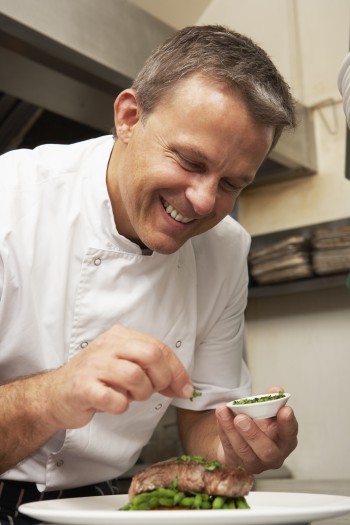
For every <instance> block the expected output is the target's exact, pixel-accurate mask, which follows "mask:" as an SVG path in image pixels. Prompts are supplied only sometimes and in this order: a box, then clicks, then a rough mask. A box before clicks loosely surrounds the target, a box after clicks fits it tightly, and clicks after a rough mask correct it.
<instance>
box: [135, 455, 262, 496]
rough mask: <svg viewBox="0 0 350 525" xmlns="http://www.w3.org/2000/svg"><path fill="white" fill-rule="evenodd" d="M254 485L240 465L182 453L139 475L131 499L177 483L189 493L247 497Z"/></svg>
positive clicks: (179, 488) (250, 477)
mask: <svg viewBox="0 0 350 525" xmlns="http://www.w3.org/2000/svg"><path fill="white" fill-rule="evenodd" d="M184 458H185V459H184ZM202 459H203V458H201V460H202ZM252 485H253V476H252V475H251V474H249V473H248V472H246V471H245V470H244V469H242V468H240V467H238V468H235V467H226V466H225V465H221V464H220V463H218V462H206V461H205V460H203V461H198V459H196V457H194V458H193V457H191V456H180V458H175V459H170V460H167V461H161V462H159V463H155V464H154V465H152V466H151V467H149V468H146V469H144V470H142V471H140V472H138V473H137V474H135V475H134V476H133V479H132V482H131V485H130V488H129V498H132V497H133V496H135V495H136V494H141V493H142V492H150V491H152V490H154V489H156V488H169V487H174V486H176V488H177V490H179V491H182V492H185V493H191V492H194V493H205V494H209V495H210V496H226V497H229V498H237V497H240V496H246V495H247V494H248V493H249V491H250V489H251V487H252Z"/></svg>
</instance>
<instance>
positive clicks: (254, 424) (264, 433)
mask: <svg viewBox="0 0 350 525" xmlns="http://www.w3.org/2000/svg"><path fill="white" fill-rule="evenodd" d="M216 418H217V428H218V434H219V438H220V444H219V446H218V452H217V457H218V460H219V461H221V462H222V463H225V464H227V465H232V466H238V465H240V466H242V467H244V468H245V469H246V470H248V471H249V472H252V473H253V474H258V473H260V472H262V471H264V470H267V469H276V468H279V467H281V466H282V464H283V462H284V460H285V459H286V457H287V456H289V454H290V453H291V452H292V451H293V450H294V449H295V447H296V446H297V434H298V422H297V420H296V418H295V415H294V412H293V410H292V409H291V407H289V406H285V407H283V408H281V409H280V410H279V412H278V414H277V416H276V417H274V418H270V419H258V420H252V419H251V418H250V417H248V416H246V415H243V414H239V415H236V416H235V415H234V414H233V413H232V411H231V410H230V409H229V408H228V407H226V406H221V407H219V408H217V409H216Z"/></svg>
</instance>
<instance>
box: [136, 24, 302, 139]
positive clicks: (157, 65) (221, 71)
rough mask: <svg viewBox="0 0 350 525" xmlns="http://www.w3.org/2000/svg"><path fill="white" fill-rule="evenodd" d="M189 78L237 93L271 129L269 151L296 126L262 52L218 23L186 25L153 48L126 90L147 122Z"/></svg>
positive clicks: (282, 86) (286, 91)
mask: <svg viewBox="0 0 350 525" xmlns="http://www.w3.org/2000/svg"><path fill="white" fill-rule="evenodd" d="M194 74H202V75H203V76H205V77H207V78H208V77H209V78H213V79H216V80H219V81H222V82H224V83H226V84H227V85H228V86H229V87H230V88H231V89H232V90H233V91H234V92H235V93H238V94H239V96H240V97H242V99H243V101H244V102H245V104H246V107H247V109H248V111H249V113H250V115H251V117H252V118H253V119H254V120H255V121H256V122H258V123H259V124H262V125H266V126H271V127H273V128H274V129H275V134H274V140H273V144H272V147H273V146H274V145H275V144H276V143H277V141H278V139H279V137H280V135H281V133H282V131H283V130H284V129H285V128H294V127H295V126H296V116H295V101H294V99H293V97H292V95H291V93H290V88H289V86H288V84H287V83H286V82H285V80H284V79H283V77H282V75H281V74H280V73H279V72H278V70H277V69H276V67H275V66H274V64H273V62H272V61H271V59H270V58H269V56H268V55H267V53H266V52H265V51H264V50H263V49H261V48H260V47H259V46H258V45H257V44H256V43H254V42H253V41H252V40H251V39H250V38H248V37H247V36H244V35H242V34H240V33H237V32H236V31H233V30H231V29H229V28H227V27H225V26H219V25H203V26H190V27H186V28H184V29H182V30H180V31H178V32H176V33H175V34H174V35H173V36H171V37H170V38H168V39H167V40H166V41H165V42H163V43H162V44H160V45H159V46H158V47H157V48H156V49H155V50H154V52H153V53H152V54H151V56H150V57H149V58H148V59H147V60H146V62H145V64H144V66H143V68H142V69H141V71H140V72H139V74H138V75H137V77H136V78H135V80H134V82H133V84H132V86H131V87H132V88H133V89H135V91H136V94H137V98H138V102H139V106H140V109H141V114H142V116H143V117H144V118H147V114H149V113H151V112H152V110H153V109H154V108H155V106H156V105H157V104H158V103H159V102H160V100H161V99H162V98H163V97H164V96H165V95H166V94H167V92H169V91H170V90H172V89H174V88H175V86H176V83H177V82H178V81H180V80H182V79H184V78H186V77H189V76H190V75H194Z"/></svg>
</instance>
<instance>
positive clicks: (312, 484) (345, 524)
mask: <svg viewBox="0 0 350 525" xmlns="http://www.w3.org/2000/svg"><path fill="white" fill-rule="evenodd" d="M255 490H256V491H260V492H306V493H309V494H335V495H339V496H349V497H350V479H343V480H338V479H335V480H299V479H263V478H262V479H259V478H258V479H256V481H255ZM314 523H319V524H320V525H322V524H323V525H350V514H345V515H344V516H339V517H336V518H331V519H325V520H321V521H316V522H314Z"/></svg>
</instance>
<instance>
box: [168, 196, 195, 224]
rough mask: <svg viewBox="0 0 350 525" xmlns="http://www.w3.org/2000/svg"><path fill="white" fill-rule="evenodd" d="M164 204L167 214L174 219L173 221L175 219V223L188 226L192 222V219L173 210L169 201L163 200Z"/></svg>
mask: <svg viewBox="0 0 350 525" xmlns="http://www.w3.org/2000/svg"><path fill="white" fill-rule="evenodd" d="M162 203H163V206H164V209H165V211H166V212H167V214H168V215H170V217H172V218H173V219H175V221H177V222H182V224H187V223H188V222H191V221H192V219H189V218H188V217H184V216H183V215H181V213H180V212H179V211H177V210H176V209H175V208H173V206H171V205H170V204H169V203H168V202H167V201H164V200H162Z"/></svg>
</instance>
